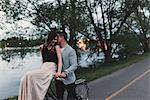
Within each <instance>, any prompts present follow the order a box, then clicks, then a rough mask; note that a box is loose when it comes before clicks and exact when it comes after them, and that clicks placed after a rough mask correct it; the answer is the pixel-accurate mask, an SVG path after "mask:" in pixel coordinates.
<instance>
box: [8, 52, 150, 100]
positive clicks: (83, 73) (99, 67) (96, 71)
mask: <svg viewBox="0 0 150 100" xmlns="http://www.w3.org/2000/svg"><path fill="white" fill-rule="evenodd" d="M148 57H150V54H149V53H145V54H143V55H140V56H132V57H128V58H126V59H124V60H120V61H118V62H113V63H110V64H96V67H95V68H80V69H78V70H77V78H85V79H86V80H87V81H88V82H89V81H92V80H95V79H97V78H100V77H102V76H105V75H108V74H111V73H113V72H116V71H118V70H120V69H122V68H125V67H128V66H129V65H131V64H133V63H135V62H138V61H140V60H143V59H145V58H148ZM8 100H17V97H10V98H9V99H8Z"/></svg>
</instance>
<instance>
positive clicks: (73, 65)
mask: <svg viewBox="0 0 150 100" xmlns="http://www.w3.org/2000/svg"><path fill="white" fill-rule="evenodd" d="M69 61H70V67H69V68H68V69H66V70H65V73H66V74H69V73H70V72H74V71H75V70H76V69H77V65H78V64H77V55H76V52H75V50H72V51H71V52H70V53H69Z"/></svg>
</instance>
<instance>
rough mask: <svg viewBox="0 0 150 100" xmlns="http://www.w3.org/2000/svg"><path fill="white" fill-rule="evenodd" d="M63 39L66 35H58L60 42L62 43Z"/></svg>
mask: <svg viewBox="0 0 150 100" xmlns="http://www.w3.org/2000/svg"><path fill="white" fill-rule="evenodd" d="M63 39H64V36H62V35H58V43H61V42H62V40H63Z"/></svg>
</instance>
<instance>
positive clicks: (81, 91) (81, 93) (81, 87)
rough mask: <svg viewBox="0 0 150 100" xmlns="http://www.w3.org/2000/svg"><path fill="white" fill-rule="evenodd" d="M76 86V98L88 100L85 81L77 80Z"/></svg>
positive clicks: (87, 89)
mask: <svg viewBox="0 0 150 100" xmlns="http://www.w3.org/2000/svg"><path fill="white" fill-rule="evenodd" d="M75 84H76V89H75V90H76V96H77V99H78V100H89V88H88V85H87V82H86V80H85V79H79V80H77V81H76V82H75Z"/></svg>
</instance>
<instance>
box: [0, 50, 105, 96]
mask: <svg viewBox="0 0 150 100" xmlns="http://www.w3.org/2000/svg"><path fill="white" fill-rule="evenodd" d="M89 53H90V52H88V51H87V52H80V57H79V65H80V66H82V67H87V66H88V65H90V64H92V63H93V61H95V60H97V59H98V57H97V56H96V54H93V55H92V56H90V57H87V56H88V55H89ZM102 58H103V55H101V56H99V59H102ZM41 64H42V57H41V54H40V51H39V49H37V48H24V49H23V48H7V49H5V50H0V99H4V98H7V97H10V96H17V95H18V92H19V91H18V90H19V84H20V79H21V77H22V76H23V75H24V74H25V73H26V72H27V71H28V70H33V69H37V68H38V67H40V65H41Z"/></svg>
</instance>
